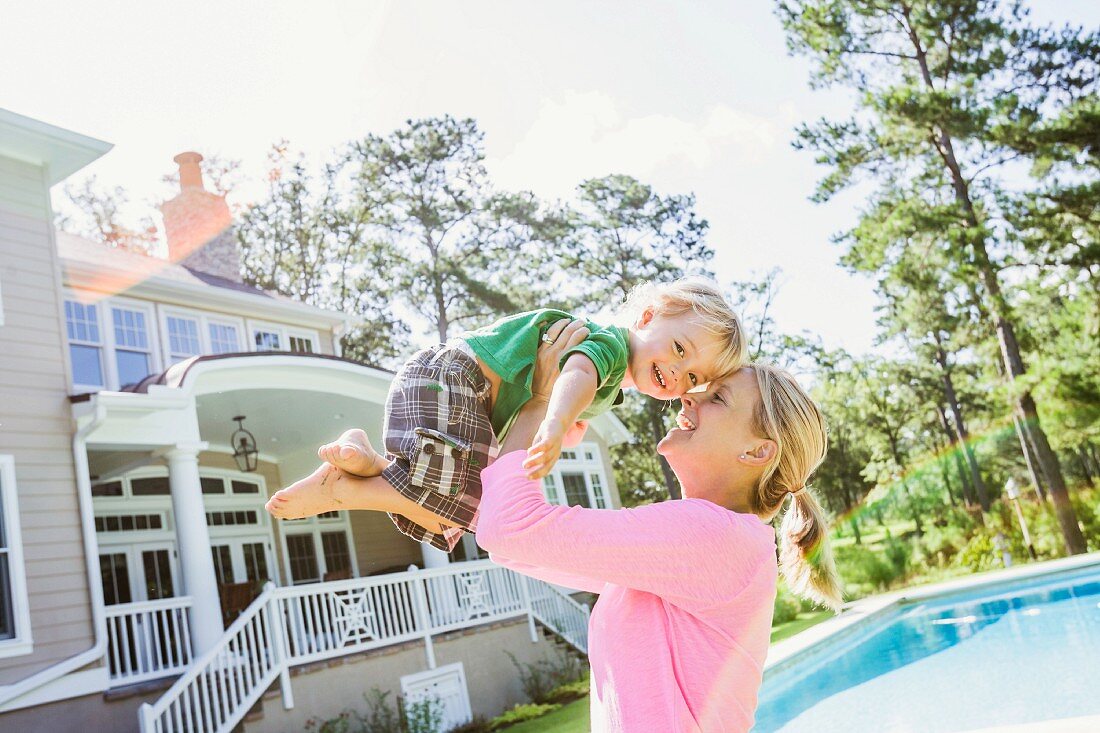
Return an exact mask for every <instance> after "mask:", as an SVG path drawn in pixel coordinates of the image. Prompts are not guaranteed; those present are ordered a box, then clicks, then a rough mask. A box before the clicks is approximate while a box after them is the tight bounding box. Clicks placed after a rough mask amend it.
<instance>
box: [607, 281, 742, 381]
mask: <svg viewBox="0 0 1100 733" xmlns="http://www.w3.org/2000/svg"><path fill="white" fill-rule="evenodd" d="M647 308H652V309H653V312H654V313H655V314H657V315H662V316H678V315H682V314H684V313H688V312H693V313H694V314H695V316H696V319H697V320H698V322H699V323H700V325H702V326H703V328H704V329H706V330H707V331H708V332H709V333H712V334H714V335H715V336H717V337H718V339H719V341H720V342H721V344H722V350H721V352H720V353H719V355H718V363H717V364H716V365H715V366H716V368H717V373H716V374H715V375H714V376H713V377H712V379H717V378H719V377H722V376H727V375H729V374H733V373H734V372H736V371H737V370H738V369H740V368H741V367H742V366H744V364H745V358H746V357H745V354H746V351H747V348H746V346H745V330H744V328H742V326H741V319H740V318H738V317H737V314H736V313H734V312H733V308H730V306H729V303H727V302H726V298H725V296H723V295H722V290H721V288H719V287H718V284H717V283H715V282H714V281H712V280H708V279H706V278H702V277H684V278H680V279H679V280H673V281H671V282H663V283H655V282H643V283H640V284H638V285H636V286H635V287H634V288H633V289H632V290H631V291H630V294H629V295H627V296H626V300H625V301H624V302H623V304H622V306H621V307H620V308H619V314H620V317H621V318H622V319H623V320H627V319H628V320H629V322H630V323H629V325H633V324H634V323H635V322H636V321H637V320H638V319H639V318H641V316H642V313H643V312H645V310H646V309H647Z"/></svg>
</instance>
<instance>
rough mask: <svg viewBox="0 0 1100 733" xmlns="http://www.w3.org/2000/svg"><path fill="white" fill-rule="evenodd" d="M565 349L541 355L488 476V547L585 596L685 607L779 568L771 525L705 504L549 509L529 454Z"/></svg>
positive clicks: (483, 516) (481, 525) (483, 530)
mask: <svg viewBox="0 0 1100 733" xmlns="http://www.w3.org/2000/svg"><path fill="white" fill-rule="evenodd" d="M556 346H557V344H554V345H553V346H548V347H546V348H544V349H540V350H539V359H538V363H537V366H536V370H535V382H534V386H536V387H537V389H536V390H534V391H535V393H536V397H535V398H534V399H532V400H531V401H529V402H528V403H527V404H526V405H525V406H524V408H523V409H522V410H521V411H520V413H519V415H518V416H517V417H516V420H515V422H514V423H513V424H512V428H511V429H510V430H509V432H508V436H507V437H506V438H505V441H504V445H503V446H502V447H501V454H502V455H501V457H500V458H498V459H497V460H496V462H495V463H493V465H491V466H490V467H489V468H487V469H485V470H484V471H483V472H482V487H483V488H482V499H481V508H480V517H479V520H478V531H477V541H478V544H479V545H481V546H482V547H483V548H485V549H486V550H488V551H489V552H490V553H493V554H494V555H496V556H500V557H501V558H507V561H509V562H511V563H514V564H518V565H520V566H523V565H527V566H536V567H538V568H540V569H541V572H543V573H546V574H547V575H552V574H558V576H559V577H561V576H562V575H567V576H571V577H572V578H573V579H574V581H573V582H572V583H564V582H563V584H565V585H574V586H577V585H579V583H577V582H576V580H577V579H584V580H586V582H587V588H585V589H598V588H599V587H602V586H603V585H604V584H605V583H615V584H617V585H622V586H626V587H629V588H635V589H638V590H645V591H648V592H651V593H655V594H657V595H660V596H662V597H664V598H666V599H667V600H669V601H672V602H676V603H679V604H681V605H699V604H708V603H711V602H713V601H715V600H716V599H717V598H718V597H719V594H722V595H725V594H728V593H730V592H735V591H736V590H737V588H736V587H732V588H731V587H730V583H736V579H737V578H738V577H741V578H743V579H744V580H745V581H747V579H748V577H749V576H750V574H751V573H752V571H754V570H755V568H756V566H757V563H758V562H760V561H764V560H773V559H774V552H775V541H774V535H772V533H771V530H770V529H769V528H768V527H767V526H766V525H762V524H761V523H760V521H759V520H758V519H757V518H756V517H751V516H746V515H740V514H735V513H734V512H731V511H729V510H727V509H724V508H722V507H719V506H718V505H716V504H712V503H710V502H708V501H704V500H701V499H689V500H681V501H668V502H662V503H660V504H653V505H650V506H644V507H638V508H635V509H618V510H610V511H609V510H606V509H585V508H583V507H564V506H554V505H551V504H548V503H547V502H546V500H545V499H544V498H543V495H542V491H541V489H540V487H539V485H538V483H537V482H534V481H532V480H530V479H529V478H527V476H526V475H525V473H526V466H527V463H526V462H525V458H526V453H524V452H523V451H524V450H525V449H526V448H527V445H529V444H530V441H531V440H532V438H533V437H534V435H535V433H536V431H537V430H538V427H539V425H540V424H541V422H542V419H543V416H544V414H545V411H546V405H547V402H546V399H545V395H546V394H548V393H549V391H550V389H549V386H550V385H552V384H553V381H554V378H555V377H556V370H557V361H556V358H560V353H559V354H555V353H554V352H555V351H557V349H556V348H555V347H556ZM754 550H755V551H754ZM513 566H515V565H513ZM517 569H520V568H517ZM536 577H539V576H538V575H536ZM555 582H557V581H555Z"/></svg>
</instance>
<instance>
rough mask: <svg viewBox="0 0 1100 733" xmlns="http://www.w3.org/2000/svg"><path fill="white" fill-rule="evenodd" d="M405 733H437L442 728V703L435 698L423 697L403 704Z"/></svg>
mask: <svg viewBox="0 0 1100 733" xmlns="http://www.w3.org/2000/svg"><path fill="white" fill-rule="evenodd" d="M403 707H404V708H405V710H404V712H405V731H406V733H439V729H440V728H441V727H442V726H443V702H442V701H441V700H440V699H439V698H437V697H425V698H422V699H420V700H415V701H413V702H405V704H404V706H403Z"/></svg>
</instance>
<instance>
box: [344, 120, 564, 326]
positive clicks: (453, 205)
mask: <svg viewBox="0 0 1100 733" xmlns="http://www.w3.org/2000/svg"><path fill="white" fill-rule="evenodd" d="M483 139H484V135H483V133H482V132H481V131H480V130H479V129H478V127H477V123H476V122H474V121H473V120H471V119H464V120H458V119H455V118H453V117H451V116H449V115H448V116H444V117H437V118H427V119H419V120H409V121H408V122H407V123H406V124H405V125H404V126H403V127H401V128H399V129H397V130H394V131H393V132H392V133H390V134H389V135H386V136H381V135H368V136H367V137H365V138H364V139H363V140H361V141H359V142H357V143H354V144H353V145H352V146H351V147H350V148H349V150H348V153H347V156H346V158H345V162H346V164H347V165H349V166H351V167H352V168H353V169H354V170H355V187H356V195H357V200H358V206H359V208H360V210H361V211H363V212H365V213H366V214H367V215H368V216H369V222H370V226H371V229H372V231H373V232H375V237H376V241H377V242H378V243H379V245H380V246H381V247H382V248H383V249H384V251H385V252H386V253H387V256H386V257H385V258H383V259H380V260H379V262H378V266H379V269H378V271H377V274H378V276H379V277H380V278H381V279H383V280H384V281H386V282H387V283H389V284H390V285H391V291H390V292H391V293H392V295H393V297H394V298H395V299H396V300H398V301H399V302H401V303H402V304H404V305H405V306H406V307H408V308H409V309H411V310H412V311H414V312H415V313H417V314H418V315H420V316H421V317H423V318H424V319H425V320H426V321H427V322H428V323H429V324H431V328H432V330H433V331H434V333H435V335H436V336H437V337H438V339H439V340H440V341H441V342H442V341H446V340H447V338H448V336H449V335H452V329H454V328H462V327H476V326H478V325H480V324H483V323H485V322H487V321H489V320H492V319H493V318H494V317H497V316H500V315H502V314H505V313H511V312H516V311H522V310H524V309H525V308H528V307H531V306H533V305H535V304H536V303H539V304H541V303H544V302H546V301H547V300H549V298H548V297H545V293H546V289H545V283H546V282H547V281H548V280H549V277H548V276H547V268H548V266H549V264H550V263H551V261H552V257H553V254H554V252H555V251H556V250H555V247H556V242H555V238H557V237H560V236H562V232H563V231H564V229H563V227H565V224H564V222H563V221H562V217H561V215H560V214H559V213H558V212H555V211H553V210H548V209H547V208H546V207H544V206H542V205H541V204H540V203H539V202H538V200H537V199H536V198H535V197H534V196H533V195H532V194H529V193H519V194H512V193H500V192H497V191H495V190H494V189H493V188H492V186H491V184H490V181H489V177H488V173H487V171H486V169H485V165H484V160H485V152H484V145H483Z"/></svg>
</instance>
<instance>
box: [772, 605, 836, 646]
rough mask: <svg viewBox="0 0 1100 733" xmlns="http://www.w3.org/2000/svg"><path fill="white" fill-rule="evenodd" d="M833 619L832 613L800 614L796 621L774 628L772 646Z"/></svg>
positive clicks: (814, 612)
mask: <svg viewBox="0 0 1100 733" xmlns="http://www.w3.org/2000/svg"><path fill="white" fill-rule="evenodd" d="M832 617H833V612H832V611H810V612H809V613H800V614H798V618H796V619H795V620H794V621H788V622H787V623H785V624H779V625H778V626H773V627H772V644H774V643H775V642H777V641H783V640H784V639H786V638H788V637H791V636H794V635H795V634H797V633H798V632H800V631H805V630H806V629H808V628H810V627H811V626H816V625H817V624H819V623H821V622H822V621H824V620H825V619H828V618H832Z"/></svg>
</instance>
